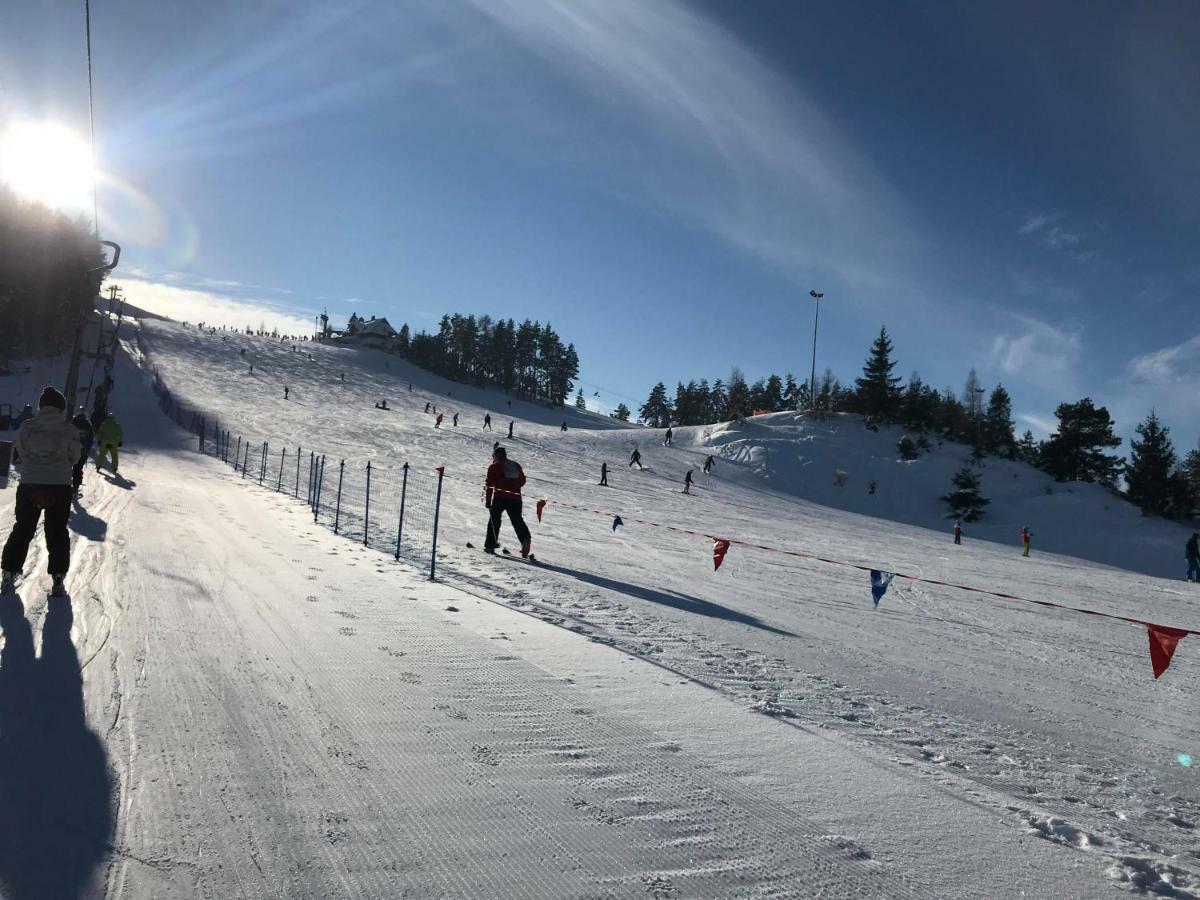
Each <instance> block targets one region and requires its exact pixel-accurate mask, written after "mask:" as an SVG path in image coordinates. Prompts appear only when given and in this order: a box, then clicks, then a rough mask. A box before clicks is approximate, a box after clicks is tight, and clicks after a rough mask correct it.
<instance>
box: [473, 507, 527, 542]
mask: <svg viewBox="0 0 1200 900" xmlns="http://www.w3.org/2000/svg"><path fill="white" fill-rule="evenodd" d="M491 511H492V515H491V518H489V519H488V529H487V537H486V538H485V539H484V541H483V546H484V549H486V550H495V549H496V548H497V547H498V546H500V518H501V516H503V515H504V513H506V512H507V513H508V521H510V522H512V527H513V531H515V532H516V533H517V540H518V541H520V542H521V546H522V547H524V546H525V545H526V544H527V543H529V540H530V536H529V526H528V525H526V524H525V520H524V519H523V518H521V498H520V497H493V498H492V506H491Z"/></svg>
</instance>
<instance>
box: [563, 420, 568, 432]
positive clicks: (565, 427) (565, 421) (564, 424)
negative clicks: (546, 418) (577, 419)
mask: <svg viewBox="0 0 1200 900" xmlns="http://www.w3.org/2000/svg"><path fill="white" fill-rule="evenodd" d="M562 430H563V431H566V430H567V420H566V419H563V423H562Z"/></svg>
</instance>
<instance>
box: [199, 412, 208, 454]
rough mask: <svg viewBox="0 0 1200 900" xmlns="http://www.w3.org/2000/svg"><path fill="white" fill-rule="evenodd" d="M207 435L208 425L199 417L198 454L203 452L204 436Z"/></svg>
mask: <svg viewBox="0 0 1200 900" xmlns="http://www.w3.org/2000/svg"><path fill="white" fill-rule="evenodd" d="M207 433H208V423H207V422H206V421H204V417H203V416H201V417H200V452H201V453H203V452H204V435H206V434H207Z"/></svg>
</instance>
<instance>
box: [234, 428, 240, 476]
mask: <svg viewBox="0 0 1200 900" xmlns="http://www.w3.org/2000/svg"><path fill="white" fill-rule="evenodd" d="M241 458H242V436H241V435H240V434H239V435H238V442H237V449H235V450H234V451H233V471H234V472H237V466H238V460H239V459H241Z"/></svg>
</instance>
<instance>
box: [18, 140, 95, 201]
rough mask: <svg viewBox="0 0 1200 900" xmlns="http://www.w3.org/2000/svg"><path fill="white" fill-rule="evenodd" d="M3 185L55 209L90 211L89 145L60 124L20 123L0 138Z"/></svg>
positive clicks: (25, 197) (90, 169)
mask: <svg viewBox="0 0 1200 900" xmlns="http://www.w3.org/2000/svg"><path fill="white" fill-rule="evenodd" d="M0 183H6V184H8V186H9V187H10V188H12V189H13V191H15V192H16V194H17V195H18V196H19V197H21V198H23V199H25V200H33V201H36V202H38V203H44V204H45V205H46V206H49V207H51V208H53V209H61V210H67V211H81V210H84V209H87V208H88V207H90V205H91V196H92V160H91V153H90V151H89V148H88V145H87V142H86V141H84V140H83V139H82V138H81V137H80V136H79V135H78V134H76V133H75V132H74V131H72V130H71V129H70V128H67V127H66V126H65V125H62V124H60V123H58V122H16V123H14V124H12V125H10V126H9V127H8V128H7V129H6V130H5V131H4V133H3V135H0Z"/></svg>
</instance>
